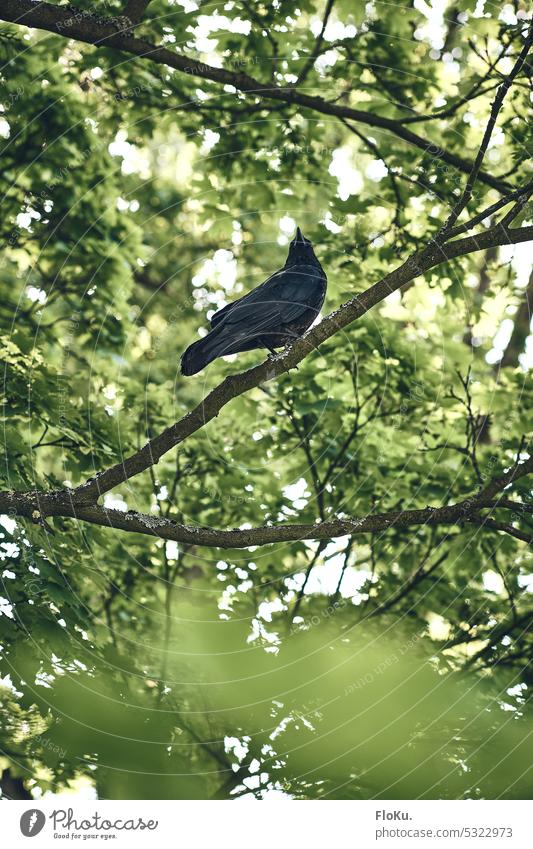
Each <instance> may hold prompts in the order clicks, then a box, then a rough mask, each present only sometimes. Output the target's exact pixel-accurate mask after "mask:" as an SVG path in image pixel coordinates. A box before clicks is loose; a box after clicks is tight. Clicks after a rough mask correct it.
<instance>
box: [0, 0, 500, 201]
mask: <svg viewBox="0 0 533 849" xmlns="http://www.w3.org/2000/svg"><path fill="white" fill-rule="evenodd" d="M0 20H4V21H10V22H11V23H16V24H20V25H24V26H28V27H34V28H36V29H41V30H46V31H47V32H51V33H54V34H56V35H62V36H64V37H66V38H73V39H76V40H78V41H82V42H84V43H85V44H92V45H94V46H96V47H100V46H104V47H113V48H115V49H116V50H120V51H122V52H124V53H127V54H129V55H131V56H137V57H139V58H140V59H147V60H149V61H152V62H156V63H158V64H161V65H167V66H168V67H170V68H174V69H175V70H177V71H180V72H181V73H185V74H188V75H189V76H193V77H200V78H202V79H206V80H211V81H212V82H216V83H221V84H222V85H231V86H234V87H235V88H236V89H237V90H238V91H241V92H243V93H246V94H252V95H255V96H257V97H262V98H267V99H269V100H277V101H282V102H284V103H286V104H289V105H291V106H294V105H296V106H301V107H304V108H306V109H310V110H312V111H314V112H319V113H320V114H323V115H332V116H335V117H337V118H347V119H349V120H352V121H356V122H359V123H362V124H366V125H367V126H369V127H381V128H382V129H384V130H388V131H389V132H391V133H392V134H393V135H395V136H397V137H398V138H401V139H403V141H405V142H407V143H408V144H412V145H414V146H415V147H418V148H419V149H421V150H423V151H424V152H425V153H427V154H429V155H430V156H431V157H432V158H433V159H440V160H442V161H443V162H446V163H448V164H449V165H452V166H453V167H454V168H457V169H458V170H459V171H461V172H463V173H465V174H470V173H471V172H472V168H473V163H472V162H471V161H470V160H468V159H464V158H463V157H461V156H458V155H457V154H455V153H452V152H451V151H447V150H444V149H443V148H441V147H439V145H438V144H436V143H434V142H433V141H432V140H431V139H427V138H424V137H423V136H419V135H417V134H416V133H414V132H412V131H411V130H410V129H408V127H406V126H404V125H403V124H402V123H401V122H399V121H395V120H394V119H392V118H386V117H383V116H381V115H373V114H372V113H371V112H364V111H362V110H359V109H353V108H351V107H349V106H345V105H343V104H340V103H332V102H329V101H327V100H323V99H322V98H321V97H313V96H310V95H306V94H303V93H302V92H300V91H298V90H297V89H296V88H295V87H294V86H287V87H281V86H277V85H275V84H274V83H272V82H270V83H268V84H267V83H261V82H259V81H258V80H256V79H254V78H253V77H250V76H248V75H247V74H244V73H239V72H235V71H228V70H226V69H224V68H215V67H213V66H212V65H208V64H206V63H205V62H201V61H199V60H198V59H194V58H192V57H190V56H187V55H186V54H183V53H177V52H175V51H174V50H170V49H169V48H167V47H159V46H157V45H155V44H152V43H151V42H149V41H146V40H144V39H140V38H135V37H134V36H132V35H131V34H130V32H129V30H128V29H121V23H120V19H119V18H116V19H113V18H102V17H101V16H99V15H95V14H92V13H89V12H82V11H80V10H79V9H74V8H73V7H71V6H54V5H53V4H51V3H44V2H43V3H41V2H35V0H3V2H2V7H1V8H0ZM477 178H478V179H479V180H480V181H481V182H483V183H485V184H486V185H488V186H491V187H492V188H495V189H498V190H499V191H508V189H509V185H508V184H507V183H506V182H505V181H503V180H501V179H499V178H497V177H493V176H492V175H491V174H489V173H488V172H486V171H483V170H481V168H479V169H478V173H477Z"/></svg>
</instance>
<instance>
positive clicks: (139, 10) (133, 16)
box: [124, 0, 152, 24]
mask: <svg viewBox="0 0 533 849" xmlns="http://www.w3.org/2000/svg"><path fill="white" fill-rule="evenodd" d="M151 2H152V0H128V2H127V3H126V8H125V9H124V15H125V16H126V17H127V18H129V19H130V21H132V23H133V24H137V23H140V21H141V18H142V16H143V15H144V13H145V11H146V9H147V7H148V6H149V4H150V3H151Z"/></svg>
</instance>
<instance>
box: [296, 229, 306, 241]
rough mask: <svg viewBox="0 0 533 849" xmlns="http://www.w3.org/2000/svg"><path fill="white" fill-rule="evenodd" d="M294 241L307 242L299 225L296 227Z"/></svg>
mask: <svg viewBox="0 0 533 849" xmlns="http://www.w3.org/2000/svg"><path fill="white" fill-rule="evenodd" d="M294 241H295V242H305V238H304V236H303V233H302V231H301V230H300V228H299V227H297V228H296V236H295V239H294Z"/></svg>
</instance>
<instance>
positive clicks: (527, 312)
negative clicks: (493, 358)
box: [499, 271, 533, 368]
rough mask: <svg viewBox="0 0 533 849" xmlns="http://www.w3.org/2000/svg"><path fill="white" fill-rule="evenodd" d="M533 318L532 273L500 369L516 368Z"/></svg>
mask: <svg viewBox="0 0 533 849" xmlns="http://www.w3.org/2000/svg"><path fill="white" fill-rule="evenodd" d="M532 318H533V271H532V272H531V274H530V276H529V281H528V284H527V286H526V288H525V289H524V291H523V294H522V298H521V301H520V304H519V306H518V310H517V311H516V315H515V317H514V325H513V331H512V333H511V338H510V339H509V344H508V345H507V348H506V349H505V351H504V354H503V357H502V359H501V362H500V363H499V365H500V366H501V367H502V368H506V367H509V366H510V367H511V368H516V367H517V366H518V364H519V358H520V354H522V353H523V352H524V350H525V347H526V341H527V338H528V336H529V333H530V327H531V319H532Z"/></svg>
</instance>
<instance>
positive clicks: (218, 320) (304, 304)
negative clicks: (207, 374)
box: [181, 227, 327, 375]
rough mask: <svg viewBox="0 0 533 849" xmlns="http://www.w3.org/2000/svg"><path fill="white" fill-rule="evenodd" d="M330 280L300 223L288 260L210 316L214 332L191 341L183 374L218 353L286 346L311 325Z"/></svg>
mask: <svg viewBox="0 0 533 849" xmlns="http://www.w3.org/2000/svg"><path fill="white" fill-rule="evenodd" d="M326 286H327V279H326V275H325V273H324V270H323V268H322V266H321V265H320V263H319V261H318V259H317V258H316V256H315V252H314V251H313V247H312V245H311V242H310V241H309V239H306V238H305V237H304V236H303V235H302V231H301V230H300V228H299V227H298V228H297V230H296V236H295V237H294V239H293V241H292V242H291V244H290V247H289V255H288V257H287V262H286V263H285V265H284V266H283V268H282V269H280V271H276V273H275V274H273V275H272V276H271V277H269V278H268V280H265V282H264V283H262V284H261V285H260V286H258V287H257V289H253V290H252V291H251V292H250V293H249V294H248V295H244V297H242V298H239V300H237V301H233V303H231V304H228V305H227V306H226V307H223V308H222V309H221V310H219V311H218V312H216V313H215V314H214V316H213V317H212V319H211V332H210V333H208V334H207V336H205V337H204V338H203V339H200V340H199V341H198V342H194V343H193V344H192V345H190V346H189V347H188V348H187V350H186V351H185V353H184V354H183V356H182V358H181V372H182V374H185V375H192V374H197V373H198V372H199V371H201V370H202V369H203V368H205V367H206V365H208V364H209V363H210V362H211V361H212V360H214V359H216V358H217V357H223V356H225V355H226V354H238V353H240V352H241V351H252V350H254V349H255V348H268V350H269V351H270V352H271V353H272V354H275V353H276V351H275V348H283V347H284V346H285V345H287V344H288V343H289V342H293V341H294V340H295V339H297V338H298V336H301V335H302V333H304V332H305V331H306V330H307V328H308V327H310V326H311V324H312V323H313V321H314V320H315V318H316V317H317V315H318V313H319V312H320V308H321V307H322V304H323V302H324V297H325V294H326Z"/></svg>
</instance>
